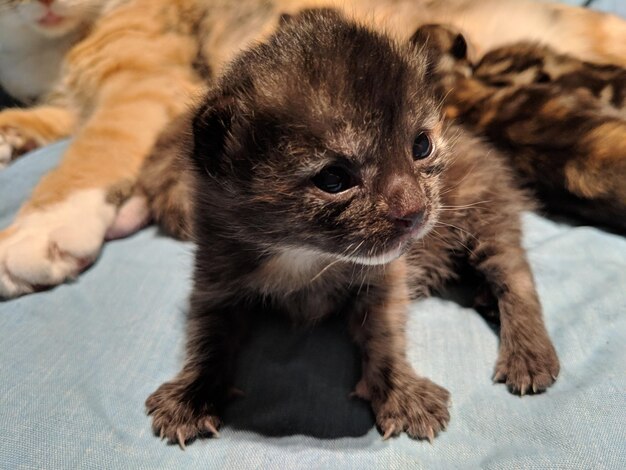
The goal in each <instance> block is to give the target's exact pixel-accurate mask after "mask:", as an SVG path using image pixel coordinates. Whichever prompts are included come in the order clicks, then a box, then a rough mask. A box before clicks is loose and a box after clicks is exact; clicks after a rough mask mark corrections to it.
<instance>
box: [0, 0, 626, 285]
mask: <svg viewBox="0 0 626 470" xmlns="http://www.w3.org/2000/svg"><path fill="white" fill-rule="evenodd" d="M122 3H123V4H122V5H121V6H118V7H117V8H115V9H114V10H112V11H111V12H109V13H107V14H106V15H105V16H103V17H102V18H100V19H99V20H98V22H97V23H96V26H95V27H94V29H93V31H92V32H91V33H90V35H89V36H88V37H87V38H86V39H85V40H83V41H82V42H81V43H79V44H78V45H77V46H75V47H74V48H73V49H72V50H71V52H70V53H69V54H68V56H67V58H66V63H65V66H64V69H63V73H62V79H61V81H60V83H59V84H58V86H57V95H58V96H59V97H60V100H59V102H60V103H64V105H63V106H54V105H51V106H41V107H38V108H33V109H28V110H7V111H4V112H2V113H0V136H1V133H2V129H4V128H12V129H13V130H14V131H15V130H17V131H18V132H19V133H20V134H21V135H22V136H24V137H26V138H27V139H31V140H34V141H35V142H36V143H37V144H39V145H44V144H46V143H49V142H51V141H54V140H57V139H59V138H61V137H65V136H69V135H73V136H74V140H73V141H72V143H71V145H70V147H69V148H68V150H67V151H66V153H65V155H64V156H63V160H62V162H61V163H60V165H59V166H58V167H57V168H56V169H55V170H53V171H51V172H50V173H49V174H48V175H46V176H45V177H44V178H43V179H42V180H41V181H40V183H39V184H38V185H37V187H36V188H35V190H34V191H33V193H32V196H31V197H30V199H29V200H28V201H27V202H26V203H25V204H24V206H23V207H22V209H21V210H20V212H19V214H18V216H17V218H16V220H15V221H14V223H13V225H12V226H11V227H9V228H7V229H5V230H4V231H3V232H0V297H13V296H17V295H21V294H24V293H29V292H33V291H35V290H36V289H38V288H39V287H41V286H50V285H55V284H59V283H61V282H63V281H64V280H66V279H68V278H72V277H74V276H76V275H78V273H79V272H80V271H81V270H82V269H84V268H85V267H86V266H88V265H89V264H90V263H92V262H93V261H94V260H95V258H96V257H97V255H98V253H99V251H100V248H101V246H102V243H103V242H104V239H105V236H106V233H107V231H108V230H109V229H110V228H111V226H112V225H113V224H114V221H115V217H116V214H117V211H118V209H119V207H118V206H119V204H120V203H121V202H122V201H120V200H119V198H110V197H109V196H108V192H109V190H110V189H111V188H115V187H119V185H120V184H128V185H132V184H133V182H134V181H135V180H136V178H137V174H138V171H139V168H140V167H141V164H142V162H143V160H144V158H145V157H146V155H147V154H148V152H149V150H150V148H151V147H152V146H153V144H154V142H155V140H156V138H157V136H158V135H159V133H160V132H161V130H162V129H163V128H164V127H165V125H166V124H167V123H168V122H170V121H171V120H172V119H174V118H175V117H176V116H178V115H180V114H181V113H182V112H183V111H184V110H185V109H186V108H187V107H188V106H189V104H190V103H191V102H193V96H194V95H195V94H197V93H198V92H199V91H200V90H201V89H202V88H203V86H204V84H205V83H206V77H203V76H202V74H201V73H200V71H199V70H198V69H197V68H194V65H195V64H197V61H198V59H202V60H203V61H204V62H205V64H204V65H206V66H207V67H208V70H210V71H211V72H213V73H219V72H220V70H221V69H222V68H223V67H224V65H225V64H226V63H228V61H229V60H231V59H232V58H233V56H234V55H235V54H236V53H237V52H238V51H239V50H241V49H242V48H244V47H245V46H246V44H248V43H249V42H250V41H253V40H256V39H258V38H259V37H262V36H263V35H265V34H267V33H269V32H271V31H272V29H273V28H274V27H275V25H276V24H277V22H278V20H279V17H280V14H281V13H285V12H287V13H288V12H292V13H293V12H295V11H297V10H300V9H301V8H303V7H315V6H334V7H338V8H341V9H343V10H344V11H345V12H346V13H347V14H349V15H353V16H355V17H356V18H357V19H359V20H360V21H362V22H366V23H369V24H373V25H374V26H375V27H377V28H382V29H383V30H385V31H387V32H389V33H393V34H395V35H396V36H398V37H399V38H400V39H406V38H408V37H409V36H410V35H411V34H412V33H413V32H414V31H415V29H416V28H417V26H419V25H420V24H422V23H433V22H437V23H450V24H453V25H455V26H457V27H458V28H459V29H460V30H461V31H463V32H464V33H465V34H466V35H467V36H468V37H469V38H471V42H472V43H473V44H475V45H476V50H475V51H473V52H474V54H476V55H478V56H479V55H480V54H482V53H483V52H484V51H486V50H488V49H491V48H493V47H496V46H498V45H501V44H503V43H505V42H510V41H514V40H521V39H534V38H536V39H541V40H544V41H545V42H546V43H548V44H550V45H552V46H553V47H555V48H556V49H558V50H560V51H564V52H569V53H572V54H574V55H577V56H579V57H581V58H583V59H589V60H594V61H597V62H616V63H620V64H621V65H626V56H625V55H624V54H623V45H624V44H626V22H625V21H623V20H621V19H619V18H617V17H614V16H611V15H606V14H601V13H595V12H591V11H588V10H582V9H578V8H574V7H568V6H564V5H556V4H548V3H532V2H525V1H517V0H482V1H471V0H449V1H447V2H443V1H440V2H438V1H433V0H395V1H394V0H382V1H374V0H367V1H363V0H362V1H358V0H275V1H273V2H267V1H262V0H242V1H240V2H229V1H227V0H212V1H211V0H205V1H201V0H127V1H126V2H122ZM247 13H252V14H247ZM199 44H201V46H199ZM16 151H19V149H16ZM113 199H115V200H113ZM78 210H80V211H79V212H77V211H78ZM78 213H79V214H80V216H79V217H77V214H78Z"/></svg>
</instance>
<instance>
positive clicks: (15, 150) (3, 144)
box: [0, 127, 38, 170]
mask: <svg viewBox="0 0 626 470" xmlns="http://www.w3.org/2000/svg"><path fill="white" fill-rule="evenodd" d="M37 147H38V144H37V142H35V141H34V140H33V139H29V138H27V137H25V136H23V135H22V133H21V132H20V131H19V129H17V128H15V127H1V128H0V170H1V169H3V168H5V167H6V166H7V165H8V164H9V163H11V161H13V160H15V159H16V158H17V157H19V156H20V155H22V154H24V153H26V152H30V151H31V150H34V149H36V148H37Z"/></svg>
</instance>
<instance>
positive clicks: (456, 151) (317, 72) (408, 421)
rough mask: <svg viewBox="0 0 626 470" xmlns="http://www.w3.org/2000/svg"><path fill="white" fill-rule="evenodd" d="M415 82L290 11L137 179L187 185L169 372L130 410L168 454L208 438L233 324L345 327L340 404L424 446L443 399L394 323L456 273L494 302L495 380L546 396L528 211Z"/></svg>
mask: <svg viewBox="0 0 626 470" xmlns="http://www.w3.org/2000/svg"><path fill="white" fill-rule="evenodd" d="M426 69H427V67H426V61H425V59H424V56H423V55H422V54H421V53H420V51H418V50H416V49H415V48H413V47H412V46H411V45H410V44H408V43H407V44H404V45H399V44H396V43H394V42H393V41H391V40H390V39H389V38H387V37H385V36H382V35H380V34H377V33H374V32H372V31H371V30H369V29H367V28H365V27H363V26H358V25H355V24H353V23H351V22H348V21H347V20H345V19H344V18H343V17H342V16H340V15H339V14H338V13H335V12H333V11H329V10H321V11H305V12H303V13H301V14H299V15H296V16H294V17H293V18H291V19H288V20H287V21H284V22H283V24H282V26H281V27H280V28H279V30H278V31H277V32H276V33H275V34H274V35H273V36H271V37H270V38H269V39H268V40H267V42H265V43H262V44H260V45H257V46H255V47H254V48H253V49H251V50H248V51H247V52H245V53H242V54H241V55H240V56H239V58H238V59H236V60H235V61H234V63H232V64H231V65H230V66H229V67H228V69H227V70H226V72H225V73H224V75H223V76H222V77H221V79H219V80H218V83H217V86H216V87H215V88H214V89H212V90H211V91H209V93H208V95H207V96H206V98H205V99H204V101H203V102H202V103H201V104H200V105H199V106H198V108H197V109H196V111H195V112H194V113H192V114H190V115H188V116H187V117H186V118H185V119H184V120H183V121H181V122H179V123H178V130H176V129H173V130H172V129H170V135H169V136H167V137H164V138H163V139H162V141H161V143H160V146H158V147H157V149H156V150H155V154H154V155H153V157H152V158H151V160H150V162H151V163H149V164H148V165H150V164H156V162H158V161H159V159H165V160H168V161H170V162H174V167H173V168H170V169H167V167H166V165H163V166H162V167H161V170H162V171H165V172H173V173H170V174H176V173H177V172H178V171H179V170H181V169H185V168H186V169H187V170H188V171H189V173H187V176H185V178H189V181H190V184H191V187H192V188H191V192H192V200H193V204H192V206H193V211H192V212H193V218H194V221H193V230H192V233H193V239H194V240H195V242H196V243H197V250H196V260H195V272H194V282H193V292H192V294H191V300H190V311H189V316H188V324H187V335H188V336H187V349H186V359H185V363H184V366H183V368H182V370H181V371H180V373H179V374H178V375H177V376H176V377H175V378H174V379H173V380H172V381H170V382H167V383H165V384H163V385H162V386H161V387H159V388H158V390H156V391H155V392H154V393H153V394H152V395H151V396H150V397H149V398H148V400H147V402H146V405H147V409H148V412H149V413H150V414H151V415H152V418H153V428H154V430H155V432H156V433H157V434H160V435H161V436H163V437H167V438H168V439H169V440H170V441H174V442H178V443H179V444H180V445H181V446H184V445H185V443H186V442H187V441H189V440H192V439H194V438H196V437H198V436H201V435H207V434H213V435H215V434H217V430H218V428H219V426H220V425H221V419H220V416H221V411H222V409H223V406H224V405H225V403H226V402H227V400H228V397H229V390H230V387H231V386H232V385H233V384H232V378H233V367H234V364H235V357H236V354H237V349H238V347H239V345H240V343H241V341H242V340H243V339H244V337H245V333H246V327H247V326H248V325H249V324H250V322H249V321H248V316H249V315H254V316H258V315H259V314H261V313H262V312H263V311H266V310H272V311H278V312H283V313H284V314H286V315H288V316H290V317H291V318H293V319H294V320H296V321H298V322H300V323H309V324H310V323H313V322H315V321H318V320H320V319H322V318H323V317H326V316H328V315H333V314H342V315H347V316H348V317H349V324H350V331H351V334H352V337H353V338H354V341H355V342H356V343H357V344H358V346H359V347H360V350H361V353H362V378H361V380H360V381H359V383H358V384H357V385H356V390H355V393H356V395H357V396H359V397H361V398H363V399H365V400H369V401H370V403H371V406H372V409H373V411H374V414H375V417H376V423H377V425H378V426H379V428H380V430H381V431H382V433H383V434H384V436H385V437H389V436H392V435H396V434H398V433H400V432H406V433H407V434H408V435H409V436H411V437H414V438H426V439H433V438H434V436H435V435H436V434H437V433H439V432H440V431H442V430H443V429H444V428H445V426H446V425H447V423H448V420H449V417H450V416H449V412H448V400H449V394H448V392H447V391H446V390H445V389H444V388H442V387H440V386H438V385H436V384H434V383H433V382H431V381H430V380H428V379H427V378H425V377H420V376H419V375H417V374H416V373H415V371H414V370H413V367H412V366H411V364H410V363H409V361H408V360H407V357H406V344H405V343H406V340H405V323H406V315H407V307H408V303H409V300H410V299H411V298H415V297H420V296H423V295H427V294H428V293H429V292H430V291H432V290H433V289H438V288H440V287H441V286H442V285H443V284H444V283H445V282H446V281H447V280H448V279H450V278H452V277H454V276H455V270H454V269H455V260H456V259H458V258H459V257H461V256H464V257H466V258H467V259H468V260H469V262H470V264H471V265H472V266H473V267H474V268H475V269H476V270H477V271H478V272H479V273H480V274H482V276H484V278H485V280H486V282H487V283H488V284H489V286H490V287H491V290H492V292H493V294H494V296H495V298H496V299H497V304H498V307H499V311H500V321H501V331H500V334H501V342H500V351H499V356H498V360H497V363H496V368H495V374H494V379H495V380H496V381H501V382H506V384H507V385H508V386H509V388H510V389H511V391H512V392H514V393H518V394H522V395H523V394H525V393H527V392H530V393H532V392H539V391H542V390H544V389H546V388H547V387H549V386H550V385H551V384H552V383H553V381H554V380H555V378H556V376H557V375H558V373H559V362H558V359H557V356H556V353H555V350H554V348H553V346H552V344H551V341H550V339H549V337H548V334H547V332H546V328H545V326H544V323H543V319H542V314H541V306H540V304H539V300H538V298H537V293H536V291H535V287H534V282H533V277H532V274H531V272H530V269H529V266H528V263H527V261H526V258H525V255H524V250H523V249H522V247H521V244H520V220H519V219H520V211H521V209H522V208H523V207H525V206H526V202H527V201H526V198H525V197H524V195H523V194H522V193H521V192H520V191H519V190H517V189H515V185H514V183H513V180H512V177H511V174H510V173H509V171H508V170H507V169H506V167H505V166H504V164H503V163H502V162H501V160H500V158H499V157H498V156H497V152H496V151H494V150H493V149H491V148H490V147H488V146H486V145H484V144H483V143H481V141H480V140H478V139H475V138H473V137H470V136H468V135H467V134H466V133H464V132H463V131H462V130H460V129H459V128H456V127H454V126H450V125H448V124H447V123H446V122H444V121H442V116H441V112H440V110H441V108H440V103H439V102H438V100H437V99H436V98H435V94H434V92H433V90H432V84H431V83H430V79H431V78H430V76H429V75H428V74H427V70H426ZM177 133H179V135H180V136H181V138H180V139H178V140H176V139H174V138H173V136H174V135H176V134H177ZM175 142H176V143H175ZM155 171H156V170H155ZM146 174H148V173H146ZM151 175H152V176H151V177H153V178H154V177H155V173H152V174H151ZM156 179H157V180H162V179H160V178H158V177H157V178H156ZM165 181H167V183H166V186H167V187H166V188H164V191H167V190H172V189H174V190H175V191H179V190H181V191H182V192H181V195H182V194H183V193H184V188H185V187H186V185H177V184H176V182H175V180H174V179H172V178H170V180H169V181H168V180H165ZM163 200H164V201H165V203H166V207H169V208H172V207H173V206H174V205H175V198H166V199H163ZM153 202H154V200H153ZM178 213H179V214H184V213H185V209H182V210H179V212H178Z"/></svg>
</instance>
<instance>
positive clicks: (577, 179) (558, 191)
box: [412, 25, 626, 232]
mask: <svg viewBox="0 0 626 470" xmlns="http://www.w3.org/2000/svg"><path fill="white" fill-rule="evenodd" d="M458 38H459V34H458V32H456V31H455V30H454V29H452V28H450V27H448V26H436V25H429V26H428V27H427V28H420V29H419V30H418V31H417V32H416V34H415V35H414V36H413V38H412V41H413V42H414V43H415V44H416V45H419V46H420V47H425V48H426V49H427V50H428V51H429V54H430V56H431V57H432V58H433V64H432V67H431V69H432V73H433V74H435V75H436V80H437V82H438V83H439V87H438V91H439V94H440V96H441V97H442V98H444V99H445V108H446V114H447V116H448V117H451V118H455V119H456V120H457V121H458V122H459V123H461V124H463V125H464V126H465V127H467V128H469V129H470V130H472V131H474V132H475V133H477V134H478V135H482V136H484V137H486V138H487V139H488V140H489V141H490V142H491V143H492V144H494V145H495V146H496V147H498V148H499V149H500V150H501V151H503V153H504V154H505V155H507V157H508V158H509V161H510V162H511V164H512V165H513V167H514V168H515V170H516V171H517V172H518V174H519V175H520V176H521V177H522V180H523V181H524V182H525V183H527V184H529V185H530V186H531V187H533V189H534V190H535V192H536V193H537V196H538V197H539V198H540V200H541V201H542V202H543V204H544V205H545V206H546V208H547V209H550V210H552V211H556V212H564V213H567V214H570V215H573V216H577V217H579V218H582V219H584V220H586V221H589V222H592V223H596V224H601V225H605V226H609V227H612V228H614V229H617V230H618V231H622V232H623V231H624V230H626V184H624V181H625V180H626V115H624V113H623V112H622V111H621V110H619V109H616V107H618V106H620V105H623V90H624V87H623V85H624V73H623V72H624V71H623V69H620V68H619V67H612V66H593V65H591V64H587V63H585V62H580V61H577V60H575V59H570V58H567V57H566V56H562V55H557V54H554V53H548V55H547V56H546V57H545V58H544V59H540V58H539V57H537V56H533V58H531V54H530V52H529V53H528V54H526V55H524V56H523V58H522V57H517V58H516V57H515V55H514V53H513V49H515V46H511V48H509V49H508V50H509V51H510V52H511V57H510V60H507V58H506V57H505V55H504V52H502V53H501V52H498V51H502V50H498V51H496V52H493V53H490V54H487V55H486V56H485V58H484V59H483V60H482V61H481V62H480V63H479V64H478V66H476V68H475V70H474V74H473V75H472V70H471V66H470V64H469V62H468V61H467V58H466V57H463V56H460V55H459V54H458V51H459V47H458V46H456V47H454V48H453V47H452V44H453V42H457V43H458V42H459V39H458ZM524 48H526V45H524V44H522V45H520V48H519V51H522V50H525V49H524ZM532 51H533V53H535V54H539V53H540V52H541V51H549V50H548V49H547V48H544V49H542V48H538V47H537V48H533V49H532ZM525 60H527V67H526V68H524V66H523V64H524V63H525V62H524V61H525ZM496 63H499V64H500V66H499V67H498V65H496ZM533 63H535V64H536V65H537V68H534V67H533V66H532V64H533ZM512 64H514V65H512ZM541 64H543V65H541ZM559 64H560V65H559ZM567 64H569V65H567ZM574 65H575V66H574ZM509 66H511V67H512V68H511V70H509ZM567 67H571V68H570V69H569V72H566V70H567ZM516 72H517V74H516ZM604 79H606V82H604V85H602V86H601V85H599V83H600V81H601V80H604ZM496 85H497V86H496ZM607 102H609V103H610V104H607Z"/></svg>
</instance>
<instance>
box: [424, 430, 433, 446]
mask: <svg viewBox="0 0 626 470" xmlns="http://www.w3.org/2000/svg"><path fill="white" fill-rule="evenodd" d="M426 438H427V439H428V442H429V443H430V444H432V443H433V441H434V440H435V431H433V428H429V429H428V432H427V435H426Z"/></svg>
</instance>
